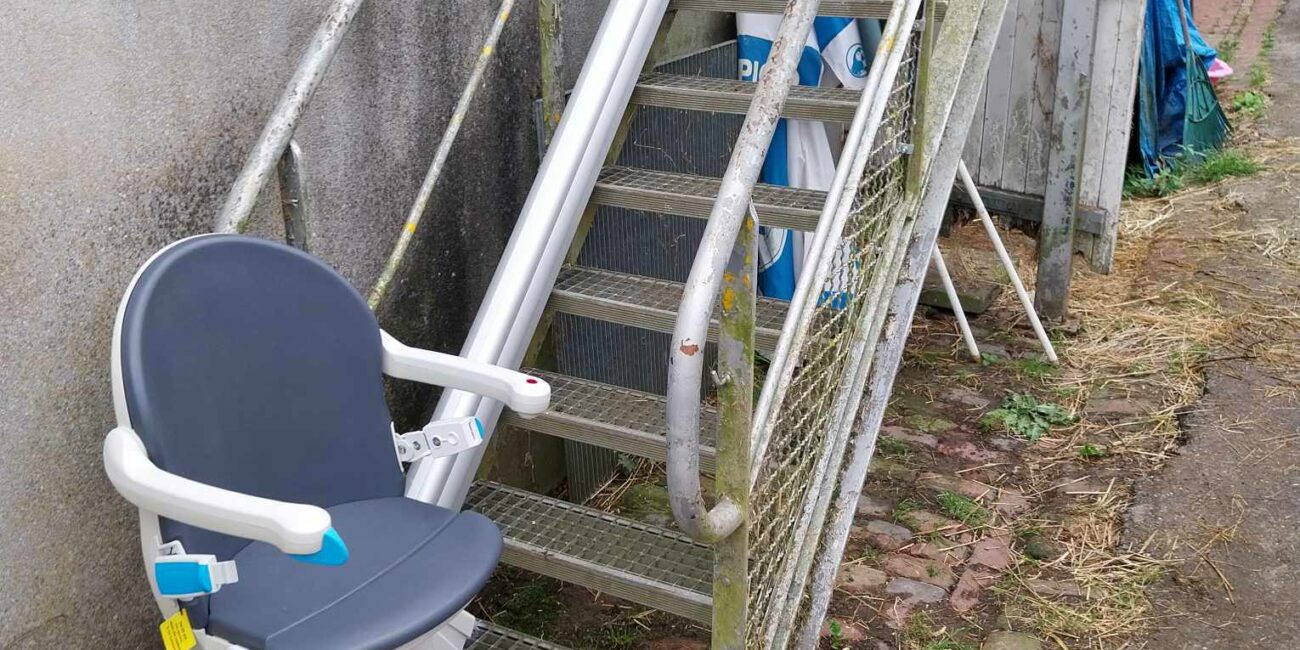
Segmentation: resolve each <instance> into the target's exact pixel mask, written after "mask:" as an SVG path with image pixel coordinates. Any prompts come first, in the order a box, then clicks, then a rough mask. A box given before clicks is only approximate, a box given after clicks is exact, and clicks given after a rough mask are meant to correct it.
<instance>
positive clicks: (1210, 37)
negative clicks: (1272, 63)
mask: <svg viewBox="0 0 1300 650" xmlns="http://www.w3.org/2000/svg"><path fill="white" fill-rule="evenodd" d="M1282 2H1283V0H1193V8H1194V11H1193V16H1194V18H1195V20H1196V25H1197V27H1199V28H1200V30H1201V34H1202V35H1204V36H1205V40H1207V41H1209V43H1210V44H1211V45H1214V46H1215V47H1222V46H1224V45H1225V44H1231V43H1233V42H1235V43H1236V44H1237V45H1236V52H1235V53H1233V54H1232V57H1231V58H1227V57H1225V60H1226V61H1227V62H1228V64H1229V65H1231V66H1232V67H1233V69H1234V70H1235V71H1236V75H1235V77H1234V79H1233V82H1234V83H1233V85H1245V84H1244V83H1242V82H1243V81H1244V80H1246V79H1248V78H1249V75H1250V67H1251V66H1252V65H1253V64H1254V63H1255V58H1256V57H1257V56H1258V55H1259V49H1260V46H1261V45H1263V43H1264V33H1265V32H1266V31H1268V26H1269V25H1270V24H1271V23H1272V22H1273V20H1274V19H1275V18H1276V17H1277V15H1278V12H1279V11H1281V9H1282Z"/></svg>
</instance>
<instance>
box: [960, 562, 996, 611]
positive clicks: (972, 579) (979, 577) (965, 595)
mask: <svg viewBox="0 0 1300 650" xmlns="http://www.w3.org/2000/svg"><path fill="white" fill-rule="evenodd" d="M995 580H997V574H996V573H994V572H993V571H989V570H988V569H984V568H980V567H971V568H969V569H966V570H965V571H964V572H962V574H961V579H960V580H958V581H957V586H956V587H955V588H954V589H953V590H952V595H951V596H949V597H948V606H949V607H952V609H953V611H955V612H957V613H959V614H965V613H966V612H969V611H970V610H972V609H975V607H976V606H977V605H979V602H980V594H981V593H983V591H984V588H985V587H987V586H989V585H991V584H993V582H994V581H995Z"/></svg>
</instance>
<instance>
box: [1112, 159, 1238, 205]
mask: <svg viewBox="0 0 1300 650" xmlns="http://www.w3.org/2000/svg"><path fill="white" fill-rule="evenodd" d="M1189 158H1193V159H1194V158H1196V156H1188V155H1187V154H1184V155H1182V156H1179V157H1178V158H1174V159H1172V160H1169V161H1166V163H1165V167H1164V169H1161V170H1160V171H1159V172H1157V173H1156V175H1155V177H1154V178H1151V177H1148V176H1147V175H1146V172H1145V171H1143V170H1142V168H1141V167H1136V166H1135V167H1131V168H1129V171H1128V175H1127V176H1126V177H1125V179H1124V198H1153V197H1160V196H1169V195H1170V194H1173V193H1175V192H1178V191H1179V190H1181V189H1183V188H1185V187H1191V186H1194V185H1209V184H1211V183H1217V182H1219V181H1222V180H1224V179H1226V178H1230V177H1234V176H1251V175H1254V174H1255V173H1257V172H1259V170H1260V165H1259V163H1257V162H1255V161H1254V160H1253V159H1251V158H1250V156H1247V155H1246V154H1244V153H1242V152H1240V151H1237V150H1235V149H1224V150H1221V151H1215V152H1212V153H1210V154H1209V155H1207V156H1205V157H1204V158H1203V159H1202V160H1200V161H1199V162H1195V163H1189V162H1188V159H1189Z"/></svg>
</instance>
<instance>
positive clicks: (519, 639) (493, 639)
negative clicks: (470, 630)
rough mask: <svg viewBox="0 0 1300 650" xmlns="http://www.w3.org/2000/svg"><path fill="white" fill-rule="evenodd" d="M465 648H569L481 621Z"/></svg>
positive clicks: (560, 649)
mask: <svg viewBox="0 0 1300 650" xmlns="http://www.w3.org/2000/svg"><path fill="white" fill-rule="evenodd" d="M465 650H567V648H565V647H564V646H560V645H555V644H554V643H548V642H546V641H543V640H541V639H538V638H536V637H531V636H528V635H527V634H524V633H522V632H516V631H514V630H512V629H509V628H505V627H499V626H496V625H493V624H491V623H488V622H486V621H479V622H478V624H477V626H476V628H475V630H474V638H473V639H472V640H471V641H470V642H469V645H467V646H465Z"/></svg>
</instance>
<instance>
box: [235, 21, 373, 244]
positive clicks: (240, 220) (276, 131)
mask: <svg viewBox="0 0 1300 650" xmlns="http://www.w3.org/2000/svg"><path fill="white" fill-rule="evenodd" d="M364 2H365V0H335V1H334V4H333V5H331V6H330V9H329V12H328V13H326V15H325V19H324V20H322V21H321V23H320V26H319V27H317V28H316V33H315V34H314V35H313V36H312V39H311V43H310V44H308V46H307V51H306V52H305V53H304V54H303V55H302V59H301V60H300V61H299V62H298V68H297V69H296V70H294V72H293V78H291V79H290V80H289V85H288V86H287V87H286V88H285V89H284V92H283V93H281V95H280V99H279V100H278V101H277V102H276V104H275V109H274V110H273V111H272V112H271V119H270V120H268V121H267V123H266V126H265V127H263V128H262V134H261V135H260V136H259V137H258V138H257V144H256V145H254V146H253V150H252V151H250V152H249V153H248V160H247V161H245V162H244V167H243V169H240V170H239V176H238V177H237V178H236V179H235V184H234V186H233V187H231V188H230V194H229V195H227V196H226V204H225V205H224V206H223V207H222V208H221V213H220V214H219V215H218V216H217V223H216V230H217V232H243V231H244V229H245V228H247V227H248V218H249V217H250V216H251V215H252V214H253V206H254V205H256V204H257V196H258V195H259V194H261V193H262V188H263V187H265V186H266V181H267V179H268V178H270V177H271V174H272V173H273V172H274V171H275V167H276V164H277V163H278V162H279V160H280V157H281V156H283V155H284V154H285V150H286V148H287V147H288V146H289V140H290V139H292V138H293V132H294V129H296V128H297V127H298V120H299V119H301V118H302V112H303V110H304V109H305V108H306V107H307V102H309V101H311V97H312V95H314V94H315V93H316V88H317V87H319V86H320V82H321V79H323V78H325V71H326V70H328V69H329V66H330V61H332V60H333V59H334V55H335V54H336V53H337V52H338V49H339V43H341V42H342V41H343V36H344V35H345V34H346V33H347V31H348V27H349V26H351V25H352V19H353V18H356V15H357V11H358V10H359V9H361V5H362V3H364Z"/></svg>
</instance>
